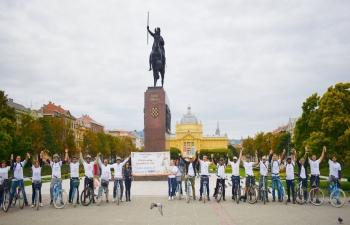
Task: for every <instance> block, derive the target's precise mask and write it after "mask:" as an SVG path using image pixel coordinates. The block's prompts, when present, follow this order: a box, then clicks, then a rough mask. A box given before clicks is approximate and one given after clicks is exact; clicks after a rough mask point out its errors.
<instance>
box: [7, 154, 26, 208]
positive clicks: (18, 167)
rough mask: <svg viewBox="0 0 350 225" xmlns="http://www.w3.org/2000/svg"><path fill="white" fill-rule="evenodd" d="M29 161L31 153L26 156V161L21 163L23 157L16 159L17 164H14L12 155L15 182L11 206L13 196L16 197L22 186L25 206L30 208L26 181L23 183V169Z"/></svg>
mask: <svg viewBox="0 0 350 225" xmlns="http://www.w3.org/2000/svg"><path fill="white" fill-rule="evenodd" d="M28 159H30V155H29V153H27V154H26V159H25V160H23V161H22V162H21V156H17V157H16V162H13V154H11V161H12V166H11V168H12V170H13V176H14V182H13V184H12V190H11V197H10V205H12V200H13V196H14V195H15V192H16V188H17V186H21V188H22V190H23V197H24V203H25V206H29V204H28V200H27V194H26V189H25V187H24V181H23V178H24V176H23V168H24V166H25V165H26V163H27V162H28Z"/></svg>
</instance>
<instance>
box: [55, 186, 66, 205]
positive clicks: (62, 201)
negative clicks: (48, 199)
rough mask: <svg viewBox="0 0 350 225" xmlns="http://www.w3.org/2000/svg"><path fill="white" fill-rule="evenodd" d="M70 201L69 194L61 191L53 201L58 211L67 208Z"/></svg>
mask: <svg viewBox="0 0 350 225" xmlns="http://www.w3.org/2000/svg"><path fill="white" fill-rule="evenodd" d="M67 200H68V196H67V193H66V192H65V191H64V190H59V192H58V193H56V196H54V199H53V205H54V206H55V208H56V209H62V208H63V207H65V206H66V204H67Z"/></svg>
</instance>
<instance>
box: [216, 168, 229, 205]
mask: <svg viewBox="0 0 350 225" xmlns="http://www.w3.org/2000/svg"><path fill="white" fill-rule="evenodd" d="M216 176H217V177H218V178H220V181H219V187H218V190H217V192H216V195H215V199H216V201H217V202H220V201H221V198H222V192H223V188H227V185H226V184H225V187H223V185H222V180H227V178H226V177H224V178H222V177H220V176H219V175H217V174H216Z"/></svg>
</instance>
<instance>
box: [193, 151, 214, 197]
mask: <svg viewBox="0 0 350 225" xmlns="http://www.w3.org/2000/svg"><path fill="white" fill-rule="evenodd" d="M199 155H200V151H198V156H197V157H198V159H199ZM199 164H200V167H201V187H200V189H199V195H200V196H199V201H202V194H203V179H206V180H208V183H207V184H206V186H207V194H208V201H210V198H209V196H210V193H209V165H211V164H213V163H212V162H208V161H207V156H206V155H203V160H200V159H199Z"/></svg>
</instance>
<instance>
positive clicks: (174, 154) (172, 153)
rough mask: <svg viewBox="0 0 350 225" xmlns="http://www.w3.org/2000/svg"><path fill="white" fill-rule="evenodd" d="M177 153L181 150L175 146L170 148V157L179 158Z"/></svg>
mask: <svg viewBox="0 0 350 225" xmlns="http://www.w3.org/2000/svg"><path fill="white" fill-rule="evenodd" d="M179 153H180V154H181V150H180V149H178V148H175V147H171V148H170V159H174V160H176V159H179V158H180V157H179Z"/></svg>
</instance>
